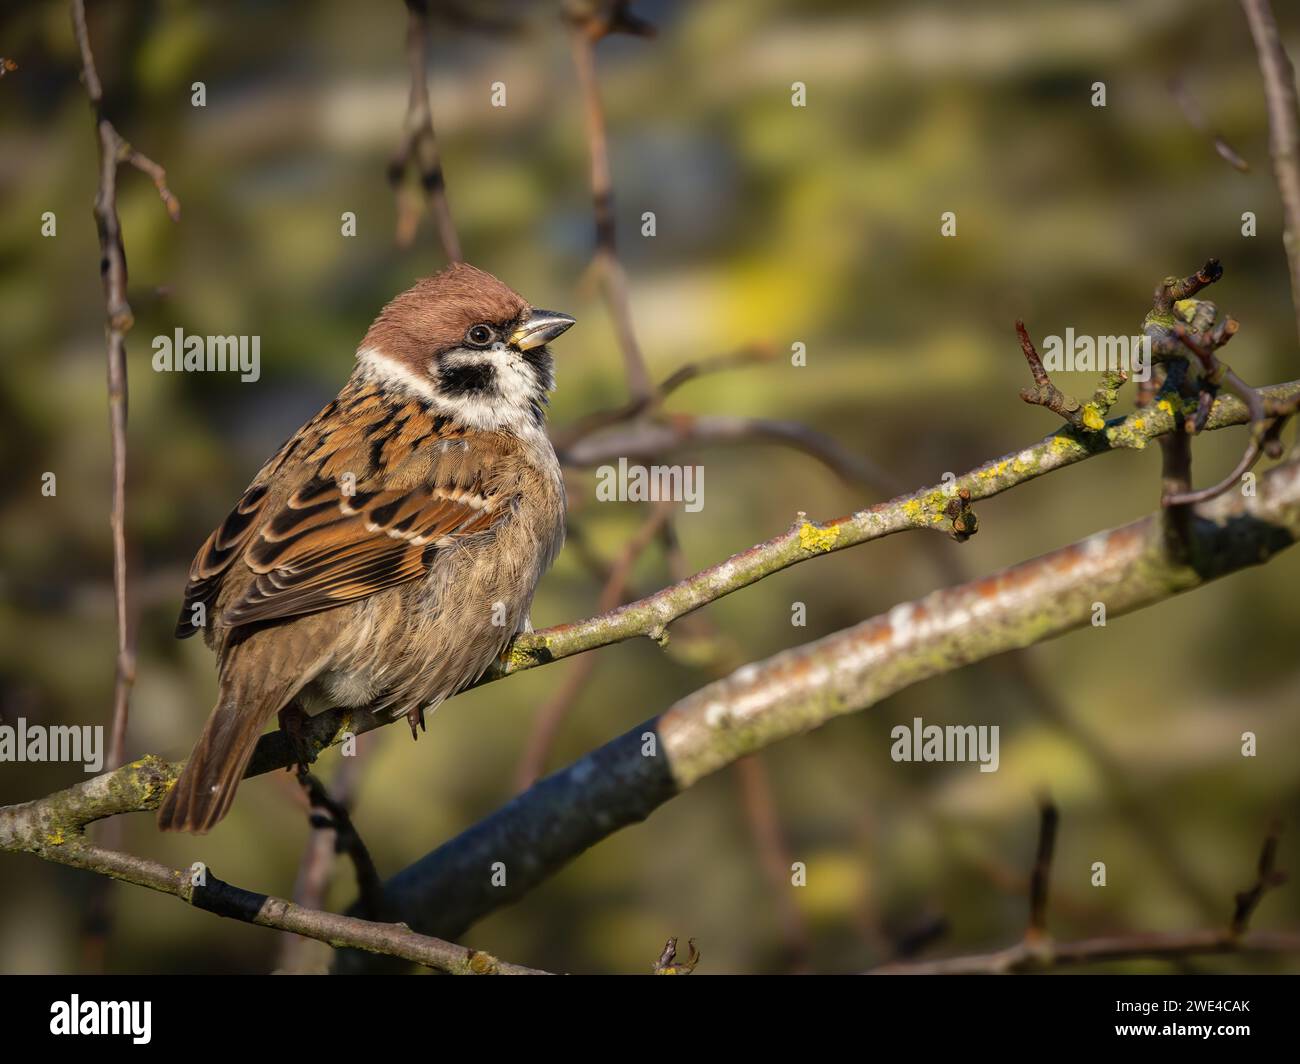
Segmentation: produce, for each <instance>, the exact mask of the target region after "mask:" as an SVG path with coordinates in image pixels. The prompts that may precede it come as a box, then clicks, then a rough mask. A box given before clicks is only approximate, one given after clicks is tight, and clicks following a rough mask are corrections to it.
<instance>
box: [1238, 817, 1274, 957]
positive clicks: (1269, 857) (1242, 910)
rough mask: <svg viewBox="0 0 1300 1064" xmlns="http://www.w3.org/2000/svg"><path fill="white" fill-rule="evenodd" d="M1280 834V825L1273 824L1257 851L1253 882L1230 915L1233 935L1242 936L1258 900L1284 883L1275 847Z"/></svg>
mask: <svg viewBox="0 0 1300 1064" xmlns="http://www.w3.org/2000/svg"><path fill="white" fill-rule="evenodd" d="M1281 834H1282V825H1281V824H1274V825H1273V827H1272V829H1271V830H1270V831H1269V833H1268V836H1267V837H1266V838H1265V839H1264V845H1263V847H1262V848H1261V849H1260V851H1259V862H1258V864H1257V866H1256V874H1255V882H1254V883H1252V884H1251V885H1250V886H1249V887H1248V888H1247V889H1245V890H1243V891H1242V892H1241V893H1240V894H1238V895H1237V897H1236V899H1235V901H1236V908H1235V909H1234V910H1233V913H1232V924H1231V930H1232V933H1233V934H1234V935H1244V934H1245V933H1246V928H1247V927H1248V926H1249V925H1250V918H1251V917H1252V916H1253V915H1254V913H1255V910H1256V909H1257V908H1258V907H1259V902H1260V899H1261V898H1263V897H1264V895H1265V894H1266V893H1267V892H1268V891H1270V890H1272V889H1273V888H1274V887H1280V886H1281V885H1282V884H1283V883H1285V882H1286V873H1285V872H1282V871H1279V870H1278V868H1277V845H1278V840H1279V838H1280V837H1281Z"/></svg>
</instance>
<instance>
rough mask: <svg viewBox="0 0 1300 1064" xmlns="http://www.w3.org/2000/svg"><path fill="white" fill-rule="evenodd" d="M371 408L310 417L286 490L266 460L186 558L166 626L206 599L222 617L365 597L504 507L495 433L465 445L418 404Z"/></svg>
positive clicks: (286, 613)
mask: <svg viewBox="0 0 1300 1064" xmlns="http://www.w3.org/2000/svg"><path fill="white" fill-rule="evenodd" d="M407 407H408V408H410V407H411V404H407ZM327 409H328V408H327ZM361 413H362V414H363V415H364V414H366V413H367V411H366V409H365V408H363V409H362V411H361ZM376 413H377V420H375V421H373V422H366V421H365V418H364V417H362V418H361V420H360V421H358V419H357V418H355V417H351V416H350V417H349V419H348V421H347V423H346V424H339V422H338V421H337V420H336V421H333V422H331V421H328V420H326V421H323V422H322V421H321V419H318V421H317V422H314V423H313V425H315V426H317V428H318V431H317V433H316V435H315V437H314V438H313V437H312V435H311V432H310V430H311V429H312V427H313V425H309V426H308V427H307V429H306V430H304V432H305V433H306V434H307V437H308V438H307V439H306V440H305V441H304V442H300V443H299V444H298V445H297V447H296V450H297V451H298V452H300V454H301V457H298V456H294V457H293V461H294V462H295V463H300V465H301V475H300V476H299V475H295V474H293V473H289V472H288V471H287V470H286V474H281V477H280V478H279V479H280V480H283V479H285V478H286V475H287V478H288V479H289V480H290V481H291V482H293V483H297V484H299V485H301V486H299V487H298V488H297V489H296V490H292V491H290V492H288V493H287V495H286V494H285V493H284V492H275V491H273V490H271V488H272V485H273V483H274V482H276V476H275V474H276V469H275V468H273V467H274V466H276V465H277V464H279V465H284V463H285V461H286V459H287V456H286V455H285V453H284V452H281V454H280V455H277V457H276V458H275V459H272V461H271V462H269V463H268V464H267V467H266V468H264V469H263V471H262V473H260V474H259V476H258V479H257V480H255V481H254V483H253V485H252V486H251V487H250V488H249V489H248V490H247V491H246V492H245V493H244V496H243V498H241V499H240V501H239V503H238V504H237V505H236V506H235V508H234V510H232V511H231V513H230V515H229V516H228V517H227V518H226V520H225V521H224V522H223V523H222V524H221V526H220V527H219V528H217V529H216V531H214V532H213V533H212V534H211V535H210V536H209V537H208V539H207V542H205V543H204V545H203V547H202V548H201V549H200V550H199V553H198V555H197V557H195V559H194V564H193V565H192V566H191V567H190V579H189V584H188V585H187V587H186V589H185V604H184V606H183V607H182V610H181V616H180V620H179V623H178V624H177V632H176V634H177V635H178V636H180V637H182V638H183V637H184V636H187V635H191V634H193V632H194V631H195V630H196V628H195V625H194V612H195V611H194V609H193V607H194V604H195V603H196V602H203V603H205V605H206V607H207V609H208V610H209V611H210V610H212V609H213V607H214V605H215V606H216V608H217V616H215V617H212V618H211V619H210V623H212V622H215V623H216V624H218V625H221V626H229V627H233V626H236V625H242V624H249V623H252V622H255V621H269V620H275V619H277V618H282V617H292V616H297V615H300V614H305V613H314V612H316V611H318V610H324V609H329V608H330V607H332V606H338V605H340V604H342V603H345V602H352V601H355V600H356V599H361V598H365V597H367V596H369V595H373V594H375V593H376V592H377V591H382V590H383V589H385V588H389V587H393V586H395V585H397V584H401V583H404V582H406V581H408V580H413V579H415V578H417V577H420V576H423V575H424V574H425V573H427V572H428V570H429V567H430V565H431V564H432V563H433V559H434V557H435V556H436V554H437V553H438V552H439V551H441V550H443V549H445V548H448V547H450V546H452V545H453V544H455V543H457V542H458V541H460V540H461V539H462V538H463V537H466V536H469V535H472V534H474V533H477V532H484V531H486V530H488V529H491V528H492V527H493V526H494V525H496V524H497V523H498V522H499V521H501V520H502V519H503V518H505V517H506V516H507V515H508V514H509V513H510V512H511V511H512V509H513V505H512V504H513V499H512V497H511V496H512V492H511V491H510V490H509V488H508V481H509V478H503V477H501V476H500V475H498V472H499V470H500V467H501V466H502V464H503V463H502V461H501V459H502V457H503V450H502V447H501V445H500V443H499V442H498V443H497V444H496V445H486V441H482V440H478V439H476V440H475V441H474V444H475V445H474V446H471V441H470V438H468V437H466V436H465V435H464V434H463V433H461V432H459V431H455V430H451V429H449V428H448V427H447V425H446V423H445V421H444V420H443V419H441V418H433V417H432V415H428V414H427V413H425V412H424V411H421V410H416V409H407V408H403V409H393V408H392V407H391V406H389V405H388V404H385V403H380V404H379V407H378V409H377V411H376ZM300 435H302V434H300ZM295 439H297V438H295ZM292 444H293V441H291V445H292ZM294 468H295V469H296V468H297V465H295V467H294ZM348 472H352V478H348V477H347V473H348ZM353 482H355V484H356V485H357V486H356V487H355V488H352V483H353ZM273 496H279V498H278V499H276V498H273Z"/></svg>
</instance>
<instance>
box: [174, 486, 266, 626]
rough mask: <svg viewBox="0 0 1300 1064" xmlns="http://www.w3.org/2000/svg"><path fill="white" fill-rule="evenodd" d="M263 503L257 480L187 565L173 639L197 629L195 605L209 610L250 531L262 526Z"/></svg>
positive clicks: (245, 543) (246, 542)
mask: <svg viewBox="0 0 1300 1064" xmlns="http://www.w3.org/2000/svg"><path fill="white" fill-rule="evenodd" d="M265 502H266V484H265V483H264V482H263V481H262V479H261V478H260V477H259V478H258V480H256V481H254V482H253V484H252V485H250V486H249V488H248V489H247V490H246V491H245V492H244V494H243V495H242V496H241V497H240V500H239V502H238V503H236V504H235V508H234V509H233V510H231V511H230V513H229V514H228V515H227V516H226V519H225V520H224V521H222V522H221V524H220V525H219V526H217V528H216V529H215V530H214V531H213V532H212V534H211V535H210V536H208V538H207V539H206V540H205V541H204V543H203V546H202V547H200V548H199V552H198V554H196V555H195V556H194V561H193V562H191V563H190V578H189V582H188V583H187V584H186V585H185V598H184V601H183V602H182V604H181V612H180V616H179V617H178V618H177V620H176V638H177V639H188V638H189V637H190V636H192V635H194V633H195V632H197V631H199V630H200V627H201V626H196V625H195V624H194V623H193V617H194V613H193V610H194V605H195V603H199V602H201V603H203V605H204V609H205V610H208V611H210V610H211V609H212V603H213V601H214V600H215V599H216V597H217V592H218V591H219V590H220V588H221V578H222V576H224V575H225V572H226V570H227V569H229V568H230V563H231V561H233V560H234V559H235V558H236V557H238V556H239V553H240V552H241V551H242V550H243V549H244V548H245V547H246V546H247V545H248V541H249V540H250V539H251V538H252V535H253V532H254V531H255V530H256V529H257V527H258V525H259V524H260V523H261V520H260V519H261V514H262V510H263V508H264V506H265Z"/></svg>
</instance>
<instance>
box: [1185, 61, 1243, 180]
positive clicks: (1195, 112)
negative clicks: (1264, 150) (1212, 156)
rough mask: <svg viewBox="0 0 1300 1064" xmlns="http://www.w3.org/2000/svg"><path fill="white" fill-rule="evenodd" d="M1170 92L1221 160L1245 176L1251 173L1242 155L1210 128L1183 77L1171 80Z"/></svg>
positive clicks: (1186, 116) (1189, 120) (1194, 127)
mask: <svg viewBox="0 0 1300 1064" xmlns="http://www.w3.org/2000/svg"><path fill="white" fill-rule="evenodd" d="M1169 92H1170V93H1171V94H1172V95H1173V97H1174V100H1175V101H1176V102H1177V103H1178V106H1179V107H1180V108H1181V109H1182V112H1183V116H1184V117H1185V118H1186V119H1187V121H1188V122H1189V123H1190V124H1191V126H1192V128H1193V129H1195V130H1196V131H1197V132H1198V133H1203V134H1204V135H1205V136H1207V137H1209V138H1210V140H1211V142H1212V143H1213V144H1214V150H1215V151H1216V152H1217V153H1218V155H1219V158H1220V159H1222V160H1224V162H1226V163H1227V164H1228V165H1229V166H1231V167H1232V168H1233V169H1234V170H1238V171H1240V172H1241V173H1243V174H1246V173H1249V172H1250V164H1249V163H1248V162H1246V160H1245V159H1243V158H1242V157H1241V155H1240V153H1238V151H1237V150H1236V149H1235V148H1234V147H1233V146H1232V145H1231V144H1229V143H1228V142H1227V141H1226V140H1225V139H1224V138H1223V136H1222V135H1221V134H1220V133H1218V132H1217V131H1216V130H1213V129H1211V128H1210V123H1209V122H1208V121H1206V118H1205V112H1204V111H1202V110H1201V107H1200V104H1198V103H1197V102H1196V97H1194V96H1193V95H1192V93H1191V91H1190V90H1189V89H1188V88H1187V85H1186V84H1185V83H1184V82H1183V79H1182V78H1181V77H1173V78H1170V79H1169Z"/></svg>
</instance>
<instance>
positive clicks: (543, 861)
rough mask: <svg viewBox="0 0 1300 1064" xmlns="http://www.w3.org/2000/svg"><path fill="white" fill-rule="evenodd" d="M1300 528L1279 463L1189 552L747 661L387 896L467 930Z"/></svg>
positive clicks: (1011, 581) (947, 607) (1143, 539)
mask: <svg viewBox="0 0 1300 1064" xmlns="http://www.w3.org/2000/svg"><path fill="white" fill-rule="evenodd" d="M1297 537H1300V459H1296V460H1292V461H1290V462H1288V463H1286V464H1284V465H1280V466H1278V467H1277V468H1275V469H1273V470H1272V471H1270V472H1269V473H1267V474H1265V475H1264V477H1263V478H1261V493H1260V495H1259V496H1258V497H1242V496H1221V497H1220V498H1218V499H1216V500H1214V501H1213V502H1212V503H1209V504H1207V505H1206V506H1205V507H1204V508H1203V509H1202V510H1201V511H1200V512H1199V513H1198V515H1197V517H1196V520H1195V521H1194V522H1193V523H1192V525H1191V528H1190V538H1189V541H1188V554H1187V555H1186V557H1185V558H1184V557H1183V556H1182V555H1181V554H1179V555H1177V556H1175V555H1172V554H1171V553H1170V550H1169V544H1168V541H1167V538H1166V536H1165V535H1164V529H1163V522H1162V519H1161V514H1160V513H1157V514H1154V515H1152V516H1149V517H1146V518H1144V519H1142V520H1140V521H1137V522H1134V523H1133V524H1130V525H1126V526H1124V527H1121V528H1118V529H1114V530H1112V531H1109V532H1101V533H1098V534H1097V535H1094V536H1090V537H1088V538H1087V539H1084V540H1082V541H1080V542H1078V543H1075V544H1073V545H1072V546H1068V547H1065V548H1062V549H1061V550H1057V551H1054V552H1052V553H1050V554H1047V555H1044V556H1042V557H1040V558H1037V559H1034V560H1032V561H1028V562H1024V563H1022V564H1020V565H1016V566H1013V567H1012V568H1010V569H1007V570H1004V571H1003V572H1001V573H997V574H995V575H993V576H989V577H985V578H982V579H979V580H974V581H971V582H969V583H966V584H962V585H959V586H957V587H952V588H947V589H944V590H941V591H937V592H935V593H933V594H931V595H929V596H927V597H926V598H924V599H922V600H920V601H918V602H913V603H904V604H902V605H899V606H896V607H895V608H894V609H892V610H890V611H889V613H887V614H883V615H880V616H877V617H874V618H872V619H870V620H868V621H864V622H863V623H861V624H859V625H855V626H854V627H852V628H848V629H845V630H844V631H841V632H837V633H835V634H834V635H831V636H828V637H826V638H824V639H821V640H818V641H816V642H813V643H809V644H807V645H805V646H801V647H797V648H795V649H793V650H788V651H785V652H783V653H781V654H778V655H776V656H775V657H772V658H769V659H767V660H765V661H762V662H758V663H755V664H751V665H746V666H744V667H743V668H741V669H739V670H737V671H736V672H735V673H733V674H732V675H731V676H729V677H727V678H726V679H724V680H721V681H719V682H717V683H713V684H710V685H708V686H707V687H704V688H701V689H700V690H698V691H696V692H695V693H693V694H691V695H688V696H687V697H686V698H683V699H681V700H680V701H679V702H677V703H676V704H675V705H673V706H672V707H671V708H670V709H668V710H667V712H665V713H664V714H662V715H661V716H659V717H657V718H654V719H652V720H649V721H646V722H645V723H644V724H641V725H638V726H637V727H635V728H633V729H631V730H630V731H629V732H627V733H625V734H624V735H622V736H620V737H619V738H617V739H615V740H613V741H612V742H610V743H607V744H606V745H605V746H603V747H601V748H599V749H598V750H595V751H593V752H592V753H590V754H588V755H587V756H585V757H583V758H581V759H579V760H578V761H576V762H574V763H573V764H572V765H570V766H569V767H568V768H566V769H564V770H563V771H561V772H558V773H556V774H554V775H552V776H550V777H548V778H546V779H544V780H542V781H540V782H539V783H537V784H535V785H534V786H533V787H532V788H531V789H529V790H528V791H526V792H525V793H523V794H521V795H519V796H518V797H516V798H515V799H514V800H513V801H511V802H510V803H508V804H507V805H505V806H503V807H502V808H501V809H499V810H498V811H497V812H495V813H493V814H492V815H491V816H488V817H487V818H485V819H484V820H482V821H480V822H479V823H477V824H475V825H474V826H473V827H471V828H470V829H469V830H467V831H466V832H464V833H462V834H461V835H459V836H457V837H456V838H454V839H451V840H450V841H448V842H446V843H444V844H443V845H442V846H440V847H439V848H438V849H436V850H434V851H433V852H432V853H430V854H428V855H427V856H426V857H424V858H421V859H420V860H419V861H417V862H415V863H414V864H413V865H410V866H409V867H408V868H406V869H404V870H403V871H402V872H399V873H398V874H397V875H396V876H394V877H393V878H391V879H390V880H389V881H388V882H387V883H386V884H385V887H384V892H385V897H386V898H387V899H388V901H389V904H390V905H392V906H393V911H394V912H395V913H397V914H398V915H399V916H400V918H401V919H403V920H404V921H405V922H407V923H409V924H410V925H411V926H412V927H415V928H418V929H420V930H421V931H424V932H425V933H430V934H442V935H445V936H447V937H455V936H456V935H458V934H460V933H461V932H462V931H463V930H464V929H465V928H466V927H468V926H470V925H471V924H472V923H474V922H475V921H476V920H479V919H481V918H482V917H483V916H485V915H487V914H488V913H490V912H492V911H494V910H496V909H497V908H499V907H501V906H502V905H506V904H509V903H510V902H511V901H514V900H516V899H518V898H520V897H522V896H523V895H524V894H526V893H528V892H529V891H530V890H531V889H532V888H533V887H535V886H536V885H537V884H538V883H539V882H541V881H542V880H543V879H545V878H546V877H547V876H549V875H550V874H551V873H552V872H554V871H556V870H557V869H559V868H560V867H562V866H563V865H564V864H565V863H567V862H568V861H569V860H571V859H572V858H573V857H575V856H577V855H578V854H579V853H581V852H582V851H583V850H585V849H586V848H587V847H589V846H591V845H592V844H594V843H595V842H597V841H599V840H600V839H602V838H605V837H606V836H608V835H610V834H612V833H613V832H614V831H616V830H618V829H619V828H621V827H624V826H626V825H628V824H632V823H635V822H637V821H640V820H644V819H645V818H646V817H647V816H648V815H649V814H650V813H651V812H653V811H654V810H655V809H656V808H658V806H660V805H662V804H663V803H664V802H666V801H668V800H669V799H670V798H672V797H674V796H676V795H677V794H680V793H682V792H683V791H685V790H687V789H688V788H690V787H691V786H693V785H694V784H695V783H697V782H699V781H700V780H702V779H704V778H705V777H706V776H708V775H710V774H712V773H713V772H716V771H718V770H719V769H720V768H723V767H724V766H726V765H729V764H731V763H732V762H734V761H736V760H737V759H738V758H741V757H744V756H745V755H747V754H750V753H753V752H755V751H756V750H760V749H763V748H764V747H766V746H769V745H771V744H772V743H774V742H778V741H779V740H781V739H785V738H789V737H791V736H793V735H797V734H800V733H802V732H806V731H809V730H811V729H812V728H816V727H818V726H820V725H822V724H825V723H826V722H828V721H830V720H832V719H834V718H835V717H838V716H841V715H844V714H846V713H851V712H856V711H858V710H862V709H865V708H867V707H869V706H872V705H875V704H876V703H878V702H880V701H881V700H882V699H884V698H887V697H888V696H889V695H891V694H894V693H896V692H898V691H900V690H902V689H903V688H905V687H908V686H910V685H911V684H913V683H916V682H918V681H920V680H923V679H927V678H929V677H931V676H936V675H939V674H941V673H945V672H950V671H952V670H954V669H958V668H960V667H962V666H964V665H968V664H971V663H972V662H975V661H980V660H983V659H985V658H988V657H991V656H993V655H995V654H1000V653H1002V652H1004V651H1007V650H1012V649H1015V648H1019V647H1024V646H1028V645H1030V644H1032V643H1036V642H1040V641H1042V640H1044V639H1048V638H1051V637H1053V636H1055V635H1059V634H1061V633H1063V632H1066V631H1069V630H1071V629H1073V628H1077V627H1082V626H1085V625H1087V624H1088V623H1089V622H1090V620H1091V617H1092V612H1093V603H1094V602H1096V601H1102V602H1104V603H1105V604H1106V608H1107V615H1108V616H1110V617H1115V616H1120V615H1122V614H1125V613H1129V612H1132V611H1134V610H1137V609H1141V608H1142V607H1145V606H1149V605H1152V604H1153V603H1156V602H1159V601H1162V600H1164V599H1167V598H1170V597H1172V596H1173V595H1176V594H1180V593H1182V592H1184V591H1189V590H1191V589H1192V588H1195V587H1199V586H1200V585H1202V584H1204V583H1206V582H1208V581H1210V580H1214V579H1217V578H1218V577H1220V576H1224V575H1226V574H1228V573H1231V572H1235V571H1237V570H1239V569H1244V568H1247V567H1249V566H1253V565H1258V564H1261V563H1262V562H1265V561H1267V560H1268V559H1269V558H1271V557H1272V556H1273V555H1274V554H1276V553H1278V552H1279V551H1281V550H1284V549H1286V548H1287V547H1289V546H1291V545H1292V544H1293V543H1294V542H1295V540H1296V538H1297ZM493 861H505V862H506V863H507V866H508V867H509V868H510V870H511V874H510V877H509V885H508V886H506V887H500V888H489V887H487V886H486V884H487V876H486V875H485V874H484V870H485V869H487V868H488V867H489V866H490V865H491V863H492V862H493ZM340 963H341V964H344V965H345V966H346V965H347V964H350V963H352V961H351V960H350V959H346V960H345V959H342V958H341V961H340Z"/></svg>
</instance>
